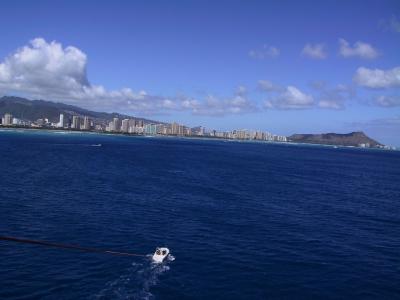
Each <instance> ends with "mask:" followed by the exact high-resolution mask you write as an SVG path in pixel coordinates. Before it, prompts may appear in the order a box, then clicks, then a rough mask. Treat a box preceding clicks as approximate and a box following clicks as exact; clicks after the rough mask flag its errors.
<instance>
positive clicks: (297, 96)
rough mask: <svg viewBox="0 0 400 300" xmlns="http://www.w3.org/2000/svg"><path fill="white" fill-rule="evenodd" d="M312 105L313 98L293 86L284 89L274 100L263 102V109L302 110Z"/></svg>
mask: <svg viewBox="0 0 400 300" xmlns="http://www.w3.org/2000/svg"><path fill="white" fill-rule="evenodd" d="M313 105H314V98H313V96H312V95H308V94H305V93H303V92H302V91H300V90H299V89H298V88H296V87H294V86H288V87H286V88H285V89H284V90H283V91H282V92H280V93H278V95H277V96H276V97H275V98H272V99H270V100H267V101H265V102H264V108H267V109H269V108H277V109H304V108H310V107H312V106H313Z"/></svg>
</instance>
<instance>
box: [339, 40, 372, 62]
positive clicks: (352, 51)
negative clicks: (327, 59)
mask: <svg viewBox="0 0 400 300" xmlns="http://www.w3.org/2000/svg"><path fill="white" fill-rule="evenodd" d="M339 44H340V49H339V53H340V55H341V56H343V57H345V58H348V57H353V56H357V57H360V58H365V59H373V58H376V57H378V56H379V52H378V51H377V50H376V49H374V47H372V46H371V45H370V44H367V43H364V42H360V41H358V42H356V43H355V44H354V45H353V46H351V45H350V44H349V43H348V42H347V41H346V40H344V39H339Z"/></svg>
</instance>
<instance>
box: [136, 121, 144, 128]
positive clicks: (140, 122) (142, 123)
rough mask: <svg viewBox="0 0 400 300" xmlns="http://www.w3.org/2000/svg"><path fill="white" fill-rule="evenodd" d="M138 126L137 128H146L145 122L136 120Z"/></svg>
mask: <svg viewBox="0 0 400 300" xmlns="http://www.w3.org/2000/svg"><path fill="white" fill-rule="evenodd" d="M136 126H137V127H144V122H143V120H136Z"/></svg>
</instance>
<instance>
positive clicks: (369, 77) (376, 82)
mask: <svg viewBox="0 0 400 300" xmlns="http://www.w3.org/2000/svg"><path fill="white" fill-rule="evenodd" d="M353 80H354V81H355V82H356V83H357V84H358V85H360V86H363V87H367V88H371V89H384V88H391V87H399V86H400V67H396V68H393V69H390V70H380V69H368V68H364V67H360V68H358V69H357V71H356V74H355V75H354V77H353Z"/></svg>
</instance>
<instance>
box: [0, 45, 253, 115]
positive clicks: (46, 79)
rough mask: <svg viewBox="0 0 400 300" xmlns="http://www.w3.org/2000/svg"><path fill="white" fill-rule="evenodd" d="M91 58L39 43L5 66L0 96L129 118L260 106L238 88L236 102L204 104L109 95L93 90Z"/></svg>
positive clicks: (125, 91) (126, 91) (125, 92)
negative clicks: (89, 72)
mask: <svg viewBox="0 0 400 300" xmlns="http://www.w3.org/2000/svg"><path fill="white" fill-rule="evenodd" d="M86 66H87V56H86V54H85V53H83V52H82V51H81V50H79V49H78V48H76V47H72V46H69V47H66V48H63V46H62V45H61V44H60V43H58V42H55V41H53V42H46V41H45V40H44V39H42V38H36V39H34V40H32V41H31V42H30V44H29V45H27V46H24V47H22V48H19V49H17V50H16V51H15V52H14V53H13V54H11V55H10V56H8V57H6V58H5V59H4V60H3V62H1V63H0V93H3V94H10V93H19V94H21V93H22V94H24V95H29V96H30V97H31V98H41V99H48V100H55V101H62V102H64V103H69V104H74V105H79V106H81V107H84V108H88V109H94V110H103V111H118V112H124V113H138V112H139V113H141V114H156V113H165V112H168V111H189V112H192V113H202V114H209V115H223V114H240V113H247V112H251V111H254V110H255V104H253V102H252V101H250V100H249V99H248V98H247V96H246V89H245V88H244V87H239V88H238V90H237V92H236V93H234V95H233V96H232V97H227V98H224V99H219V98H215V97H213V100H212V101H211V100H210V99H209V98H206V99H204V100H202V101H200V100H197V99H190V98H187V97H184V96H183V97H178V96H177V97H161V96H156V95H151V94H149V93H147V92H146V91H141V90H139V91H136V92H135V91H133V90H132V89H130V88H122V89H119V90H107V89H106V88H105V87H104V86H102V85H94V84H91V83H90V81H89V80H88V77H87V73H86Z"/></svg>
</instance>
